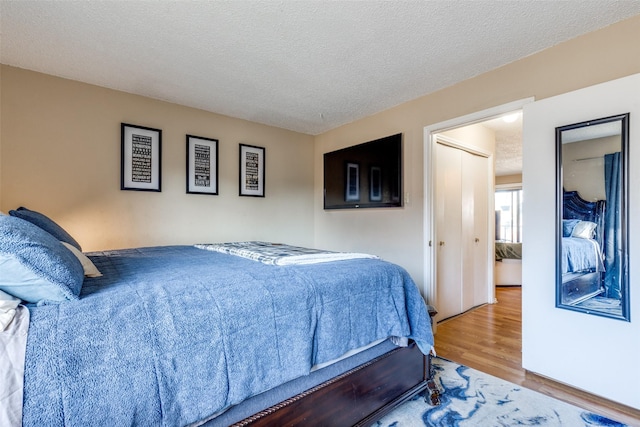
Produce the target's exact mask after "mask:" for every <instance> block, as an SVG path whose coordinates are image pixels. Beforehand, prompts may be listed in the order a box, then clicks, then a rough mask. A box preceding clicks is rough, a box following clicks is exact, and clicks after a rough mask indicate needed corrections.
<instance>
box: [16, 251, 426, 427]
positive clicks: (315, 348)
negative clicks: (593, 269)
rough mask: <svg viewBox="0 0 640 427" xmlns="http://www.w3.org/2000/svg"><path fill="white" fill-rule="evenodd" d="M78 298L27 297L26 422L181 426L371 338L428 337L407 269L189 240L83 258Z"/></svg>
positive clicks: (420, 342) (423, 341)
mask: <svg viewBox="0 0 640 427" xmlns="http://www.w3.org/2000/svg"><path fill="white" fill-rule="evenodd" d="M90 258H91V259H92V260H93V261H94V263H95V264H96V266H97V267H98V269H100V271H101V272H102V273H103V276H102V277H100V278H93V279H85V283H84V286H83V288H82V292H81V294H80V300H79V301H69V302H65V303H62V304H60V305H57V306H56V305H52V306H42V307H30V312H31V324H30V330H29V336H28V342H27V355H26V365H25V389H24V412H23V422H24V426H43V425H46V426H56V425H57V426H60V425H68V426H106V425H108V426H125V425H144V426H159V425H165V426H180V425H187V424H189V423H194V422H197V421H199V420H202V419H205V418H207V417H210V416H211V415H213V414H215V413H217V412H219V411H221V410H223V409H225V408H227V407H229V406H230V405H233V404H236V403H238V402H240V401H242V400H243V399H245V398H247V397H248V396H251V395H254V394H257V393H260V392H262V391H265V390H267V389H269V388H272V387H273V386H275V385H277V384H280V383H283V382H285V381H288V380H290V379H292V378H295V377H298V376H300V375H306V374H308V373H309V370H310V368H311V366H312V365H314V364H317V363H322V362H326V361H328V360H331V359H334V358H336V357H338V356H340V355H342V354H343V353H345V352H346V351H347V350H349V349H352V348H356V347H359V346H362V345H365V344H368V343H370V342H372V341H374V340H376V339H379V338H386V337H389V336H406V337H410V338H413V339H414V340H416V342H417V344H418V346H419V347H420V349H421V350H422V351H423V352H425V353H426V352H428V351H429V350H430V348H431V346H432V344H433V337H432V333H431V326H430V320H429V316H428V314H427V311H426V308H425V305H424V302H423V300H422V298H421V296H420V294H419V293H418V290H417V288H416V286H415V284H414V283H413V281H412V280H411V278H410V277H409V276H408V274H407V273H406V271H405V270H403V269H402V268H400V267H398V266H396V265H394V264H390V263H387V262H384V261H381V260H376V259H356V260H349V261H339V262H333V263H327V264H316V265H305V266H286V267H279V266H270V265H264V264H262V263H259V262H255V261H252V260H247V259H243V258H239V257H234V256H231V255H226V254H221V253H216V252H210V251H204V250H200V249H196V248H194V247H190V246H169V247H155V248H144V249H132V250H122V251H113V252H104V253H95V254H90Z"/></svg>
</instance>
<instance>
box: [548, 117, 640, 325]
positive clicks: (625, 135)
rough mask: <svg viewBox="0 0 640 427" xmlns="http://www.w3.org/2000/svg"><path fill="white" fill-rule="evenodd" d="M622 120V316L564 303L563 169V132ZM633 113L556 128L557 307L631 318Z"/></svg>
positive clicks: (614, 317)
mask: <svg viewBox="0 0 640 427" xmlns="http://www.w3.org/2000/svg"><path fill="white" fill-rule="evenodd" d="M615 121H620V127H621V129H620V168H621V171H620V172H621V176H620V179H621V181H622V182H621V183H620V186H621V188H620V191H621V195H620V216H621V218H620V221H621V233H622V236H621V242H620V243H621V244H620V247H621V252H622V259H621V260H620V288H621V293H622V298H621V301H620V305H621V308H622V314H621V315H620V316H618V315H615V314H611V313H607V312H603V311H599V310H590V309H586V308H583V307H578V306H575V305H569V304H564V303H562V257H561V254H562V219H563V195H564V188H563V183H564V180H563V170H562V132H564V131H568V130H572V129H577V128H583V127H587V126H594V125H599V124H603V123H610V122H615ZM628 209H629V113H625V114H618V115H615V116H610V117H604V118H601V119H596V120H589V121H585V122H580V123H574V124H571V125H566V126H560V127H557V128H556V307H557V308H563V309H567V310H573V311H578V312H582V313H587V314H594V315H597V316H602V317H608V318H613V319H618V320H624V321H627V322H630V321H631V316H630V312H629V224H628V220H629V214H628Z"/></svg>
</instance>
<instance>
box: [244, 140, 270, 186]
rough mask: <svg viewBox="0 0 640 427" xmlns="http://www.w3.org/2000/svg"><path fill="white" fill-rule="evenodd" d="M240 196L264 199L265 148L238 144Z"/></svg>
mask: <svg viewBox="0 0 640 427" xmlns="http://www.w3.org/2000/svg"><path fill="white" fill-rule="evenodd" d="M239 171H240V173H239V175H240V176H239V182H238V184H239V187H240V193H239V194H240V196H249V197H264V187H265V148H264V147H257V146H255V145H247V144H240V169H239Z"/></svg>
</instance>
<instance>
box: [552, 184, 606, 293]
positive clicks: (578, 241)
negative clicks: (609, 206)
mask: <svg viewBox="0 0 640 427" xmlns="http://www.w3.org/2000/svg"><path fill="white" fill-rule="evenodd" d="M604 212H605V201H604V200H598V201H595V202H589V201H587V200H584V199H583V198H582V197H580V194H579V193H578V192H577V191H565V192H564V194H563V206H562V239H561V259H560V262H559V267H558V268H559V269H560V273H561V275H562V289H561V292H560V302H561V303H562V304H566V305H575V304H579V303H581V302H583V301H585V300H587V299H590V298H593V297H595V296H597V295H599V294H601V293H602V292H603V291H604V286H603V279H604V271H605V268H604V263H603V260H604V257H605V254H604V251H603V242H604Z"/></svg>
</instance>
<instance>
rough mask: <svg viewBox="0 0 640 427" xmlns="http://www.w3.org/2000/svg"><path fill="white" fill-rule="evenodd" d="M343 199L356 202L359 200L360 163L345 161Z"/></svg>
mask: <svg viewBox="0 0 640 427" xmlns="http://www.w3.org/2000/svg"><path fill="white" fill-rule="evenodd" d="M344 200H345V201H347V202H357V201H359V200H360V165H358V164H357V163H350V162H347V179H346V185H345V192H344Z"/></svg>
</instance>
